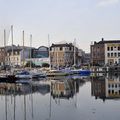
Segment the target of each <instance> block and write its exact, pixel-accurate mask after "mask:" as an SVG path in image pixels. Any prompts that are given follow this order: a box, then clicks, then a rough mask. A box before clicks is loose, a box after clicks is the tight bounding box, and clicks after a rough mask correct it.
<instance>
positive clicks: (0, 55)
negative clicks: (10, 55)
mask: <svg viewBox="0 0 120 120" xmlns="http://www.w3.org/2000/svg"><path fill="white" fill-rule="evenodd" d="M5 56H6V52H5V48H4V47H0V66H3V65H4V64H5Z"/></svg>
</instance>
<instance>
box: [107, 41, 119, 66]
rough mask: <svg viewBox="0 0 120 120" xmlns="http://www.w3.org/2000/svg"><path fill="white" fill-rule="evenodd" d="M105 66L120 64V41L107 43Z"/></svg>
mask: <svg viewBox="0 0 120 120" xmlns="http://www.w3.org/2000/svg"><path fill="white" fill-rule="evenodd" d="M105 64H108V65H113V64H120V40H117V41H106V42H105Z"/></svg>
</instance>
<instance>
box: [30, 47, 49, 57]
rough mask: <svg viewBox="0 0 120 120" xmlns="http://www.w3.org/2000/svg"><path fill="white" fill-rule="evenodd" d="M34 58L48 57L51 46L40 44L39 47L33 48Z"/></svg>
mask: <svg viewBox="0 0 120 120" xmlns="http://www.w3.org/2000/svg"><path fill="white" fill-rule="evenodd" d="M31 57H32V58H48V57H49V48H48V47H46V46H40V47H39V48H38V49H32V56H31Z"/></svg>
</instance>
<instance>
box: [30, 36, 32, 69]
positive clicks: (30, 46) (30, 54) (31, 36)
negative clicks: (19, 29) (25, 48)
mask: <svg viewBox="0 0 120 120" xmlns="http://www.w3.org/2000/svg"><path fill="white" fill-rule="evenodd" d="M31 53H32V34H31V35H30V69H31V68H32V61H31V57H32V56H31Z"/></svg>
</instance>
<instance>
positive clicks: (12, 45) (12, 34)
mask: <svg viewBox="0 0 120 120" xmlns="http://www.w3.org/2000/svg"><path fill="white" fill-rule="evenodd" d="M11 40H12V57H13V25H11Z"/></svg>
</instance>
